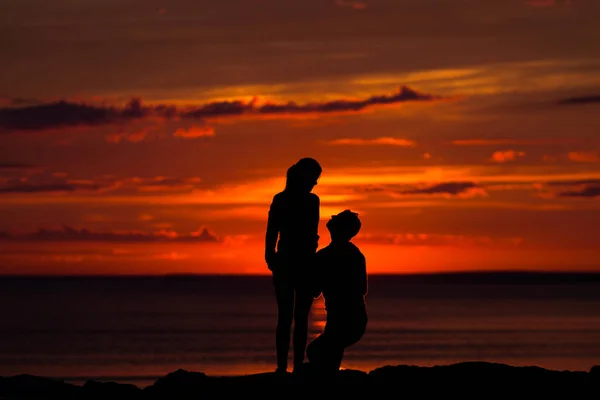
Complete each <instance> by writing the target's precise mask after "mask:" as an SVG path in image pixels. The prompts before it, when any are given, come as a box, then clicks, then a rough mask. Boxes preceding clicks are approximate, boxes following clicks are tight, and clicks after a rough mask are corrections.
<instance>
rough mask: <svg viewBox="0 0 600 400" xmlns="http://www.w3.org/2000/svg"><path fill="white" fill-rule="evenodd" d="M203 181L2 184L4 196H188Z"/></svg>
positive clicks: (20, 180) (51, 178) (55, 179)
mask: <svg viewBox="0 0 600 400" xmlns="http://www.w3.org/2000/svg"><path fill="white" fill-rule="evenodd" d="M200 182H201V180H200V178H174V177H163V176H158V177H151V178H135V177H134V178H119V177H114V176H100V177H95V178H92V179H73V178H69V177H68V176H55V175H51V174H37V175H33V176H23V177H16V178H11V179H4V180H0V194H2V193H48V192H112V193H136V192H171V193H172V192H176V191H179V192H187V191H191V190H193V189H195V188H197V187H198V185H199V183H200Z"/></svg>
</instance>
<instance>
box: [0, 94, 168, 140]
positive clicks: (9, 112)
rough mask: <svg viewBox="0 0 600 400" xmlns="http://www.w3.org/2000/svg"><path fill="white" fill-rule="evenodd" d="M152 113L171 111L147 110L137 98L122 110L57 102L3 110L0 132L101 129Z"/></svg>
mask: <svg viewBox="0 0 600 400" xmlns="http://www.w3.org/2000/svg"><path fill="white" fill-rule="evenodd" d="M152 113H155V114H157V115H162V116H169V115H170V114H169V108H165V107H162V106H154V107H144V106H142V103H141V100H140V99H137V98H134V99H132V100H131V101H130V102H129V103H127V104H126V105H125V106H124V107H123V108H120V109H119V108H116V107H109V106H102V105H90V104H85V103H70V102H67V101H64V100H63V101H58V102H54V103H47V104H38V105H33V106H25V107H6V108H1V109H0V132H1V131H2V130H4V131H9V132H10V131H37V130H47V129H60V128H69V127H78V126H102V125H108V124H115V123H123V122H130V121H133V120H137V119H141V118H144V117H148V116H150V115H151V114H152Z"/></svg>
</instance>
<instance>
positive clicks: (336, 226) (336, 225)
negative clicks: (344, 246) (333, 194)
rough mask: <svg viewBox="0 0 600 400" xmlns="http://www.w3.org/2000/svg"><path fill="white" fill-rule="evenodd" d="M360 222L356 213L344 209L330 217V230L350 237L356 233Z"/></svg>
mask: <svg viewBox="0 0 600 400" xmlns="http://www.w3.org/2000/svg"><path fill="white" fill-rule="evenodd" d="M361 227H362V224H361V222H360V219H359V218H358V213H355V212H352V211H350V210H344V211H342V212H341V213H339V214H337V215H333V216H332V217H331V225H330V230H332V231H335V232H336V233H337V234H340V235H343V236H345V237H346V238H348V239H352V238H353V237H354V236H356V235H357V234H358V232H359V231H360V228H361Z"/></svg>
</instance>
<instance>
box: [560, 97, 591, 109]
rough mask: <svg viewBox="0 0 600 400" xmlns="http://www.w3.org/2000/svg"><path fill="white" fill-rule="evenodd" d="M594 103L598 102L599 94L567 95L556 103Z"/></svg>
mask: <svg viewBox="0 0 600 400" xmlns="http://www.w3.org/2000/svg"><path fill="white" fill-rule="evenodd" d="M594 103H600V95H590V96H578V97H567V98H565V99H561V100H559V101H558V104H559V105H561V106H574V105H584V104H594Z"/></svg>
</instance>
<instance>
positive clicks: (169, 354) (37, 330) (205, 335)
mask: <svg viewBox="0 0 600 400" xmlns="http://www.w3.org/2000/svg"><path fill="white" fill-rule="evenodd" d="M0 304H1V306H0V376H10V375H15V374H20V373H28V374H35V375H42V376H52V377H60V378H63V379H66V380H68V381H71V382H74V383H82V382H83V381H85V380H86V379H98V380H113V381H119V382H130V383H134V384H137V385H139V386H141V387H143V386H146V385H148V384H151V383H152V382H153V381H154V380H155V379H156V378H157V377H160V376H163V375H165V374H166V373H168V372H171V371H174V370H176V369H178V368H183V369H187V370H194V371H201V372H205V373H207V374H212V375H232V374H246V373H256V372H265V371H272V370H274V367H275V346H274V343H275V338H274V330H275V329H274V328H275V324H276V311H277V309H276V303H275V298H274V294H273V288H272V283H271V279H270V277H257V276H229V277H228V276H205V277H201V276H180V277H135V278H133V277H122V278H115V277H102V278H98V277H96V278H91V277H90V278H83V277H70V278H68V277H61V278H25V277H21V278H17V277H12V278H8V277H5V278H0ZM367 307H368V313H369V324H368V327H367V332H366V333H365V336H364V337H363V339H362V340H361V341H360V342H359V343H357V344H356V345H355V346H353V347H351V348H350V349H349V350H348V351H347V352H346V355H345V358H344V362H343V365H342V366H343V367H344V368H356V369H362V370H365V371H368V370H372V369H374V368H377V367H380V366H383V365H397V364H410V365H420V366H432V365H444V364H450V363H455V362H461V361H474V360H480V361H490V362H502V363H506V364H510V365H537V366H541V367H545V368H550V369H557V370H565V369H569V370H585V371H587V370H589V369H590V368H591V367H592V366H594V365H598V364H600V278H599V277H598V276H591V277H590V276H579V275H550V276H546V275H536V274H525V275H521V274H506V275H504V274H492V275H439V276H429V277H428V276H377V275H374V276H370V277H369V294H368V296H367ZM324 319H325V313H324V309H323V303H322V299H319V300H317V301H316V302H315V304H314V306H313V310H312V314H311V322H310V337H314V336H316V335H317V334H318V333H319V332H320V331H321V330H322V328H323V326H324ZM290 357H291V351H290ZM290 365H291V362H290Z"/></svg>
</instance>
